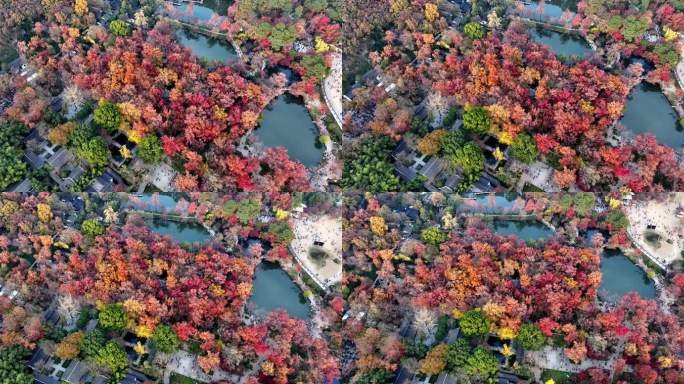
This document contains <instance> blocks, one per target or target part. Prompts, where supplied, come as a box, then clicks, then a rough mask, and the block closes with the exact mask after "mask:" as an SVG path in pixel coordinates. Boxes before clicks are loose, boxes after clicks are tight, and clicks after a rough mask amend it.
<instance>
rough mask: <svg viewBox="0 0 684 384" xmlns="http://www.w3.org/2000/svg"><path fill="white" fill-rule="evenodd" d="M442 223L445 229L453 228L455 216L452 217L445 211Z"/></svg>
mask: <svg viewBox="0 0 684 384" xmlns="http://www.w3.org/2000/svg"><path fill="white" fill-rule="evenodd" d="M442 225H443V226H444V228H446V229H450V228H453V227H454V225H456V218H454V217H453V216H452V215H451V213H449V212H447V213H445V214H444V216H442Z"/></svg>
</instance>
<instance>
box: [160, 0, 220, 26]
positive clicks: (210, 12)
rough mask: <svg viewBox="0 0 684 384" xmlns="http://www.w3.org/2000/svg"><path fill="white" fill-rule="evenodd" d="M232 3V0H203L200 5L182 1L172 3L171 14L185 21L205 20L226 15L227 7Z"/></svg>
mask: <svg viewBox="0 0 684 384" xmlns="http://www.w3.org/2000/svg"><path fill="white" fill-rule="evenodd" d="M232 3H233V0H230V1H226V0H204V2H203V4H202V5H197V4H189V3H182V4H178V5H173V8H172V9H173V16H174V17H175V18H177V19H179V20H183V21H187V22H193V21H200V22H207V21H210V20H212V19H215V18H222V17H223V16H227V15H228V7H229V6H230V5H231V4H232ZM188 8H192V9H191V10H190V9H188Z"/></svg>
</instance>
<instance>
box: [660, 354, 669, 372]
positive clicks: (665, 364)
mask: <svg viewBox="0 0 684 384" xmlns="http://www.w3.org/2000/svg"><path fill="white" fill-rule="evenodd" d="M658 364H660V368H663V369H668V368H671V367H672V359H671V358H669V357H667V356H660V357H658Z"/></svg>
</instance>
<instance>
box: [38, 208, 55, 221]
mask: <svg viewBox="0 0 684 384" xmlns="http://www.w3.org/2000/svg"><path fill="white" fill-rule="evenodd" d="M36 210H37V211H38V219H39V220H40V221H42V222H43V223H47V222H48V221H50V219H52V209H51V208H50V206H49V205H47V204H38V205H37V206H36Z"/></svg>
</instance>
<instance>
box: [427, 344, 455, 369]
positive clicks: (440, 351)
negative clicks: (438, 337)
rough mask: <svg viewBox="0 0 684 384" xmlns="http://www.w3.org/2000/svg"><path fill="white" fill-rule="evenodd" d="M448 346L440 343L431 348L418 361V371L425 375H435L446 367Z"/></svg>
mask: <svg viewBox="0 0 684 384" xmlns="http://www.w3.org/2000/svg"><path fill="white" fill-rule="evenodd" d="M448 351H449V347H448V346H447V345H446V344H444V343H442V344H439V345H437V346H436V347H434V348H432V349H431V350H430V352H428V353H427V355H426V356H425V358H424V359H423V360H422V361H421V362H420V371H421V372H422V373H424V374H426V375H437V374H439V373H440V372H442V371H443V370H444V368H446V355H447V352H448Z"/></svg>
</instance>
